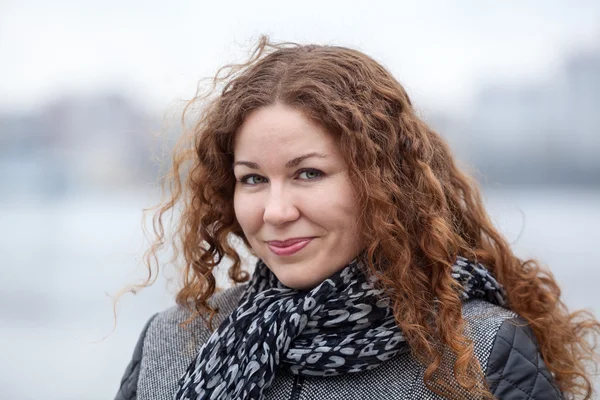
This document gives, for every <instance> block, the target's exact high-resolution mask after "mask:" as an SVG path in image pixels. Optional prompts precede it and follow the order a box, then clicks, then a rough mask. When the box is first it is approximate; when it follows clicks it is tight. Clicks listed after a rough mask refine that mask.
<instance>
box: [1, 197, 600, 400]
mask: <svg viewBox="0 0 600 400" xmlns="http://www.w3.org/2000/svg"><path fill="white" fill-rule="evenodd" d="M486 195H487V197H488V199H487V202H488V206H489V209H490V212H491V214H492V216H493V218H494V221H495V222H496V223H497V224H498V226H499V227H500V228H501V230H502V231H503V233H505V234H506V235H507V237H508V238H509V240H510V241H511V242H513V244H514V247H515V249H516V251H517V253H518V254H519V255H520V256H522V257H529V256H535V257H537V258H538V259H540V260H541V261H542V262H544V263H545V264H547V265H549V266H550V267H551V269H552V271H553V272H554V274H555V276H556V277H557V278H558V280H559V282H560V283H561V285H562V287H563V289H564V292H563V295H564V298H565V300H566V302H567V304H569V305H570V306H571V307H573V308H581V307H583V308H588V309H591V310H593V311H594V312H595V313H596V314H597V312H598V309H599V308H600V290H598V288H597V285H598V283H599V282H600V268H598V264H599V261H598V260H599V259H600V246H599V243H600V233H599V230H598V227H599V226H600V190H598V189H592V190H584V189H581V190H573V189H568V190H567V189H561V188H550V189H535V190H523V189H494V190H487V191H486ZM152 201H153V197H152V196H150V195H141V194H138V195H133V196H132V195H131V194H122V195H110V196H108V195H106V196H97V195H94V196H83V197H71V198H69V199H68V200H64V199H63V200H57V201H56V202H54V203H52V202H44V203H39V204H38V203H29V204H21V205H17V204H16V203H15V204H13V205H10V206H7V207H3V208H0V251H1V254H2V263H1V264H0V272H1V273H2V276H3V278H4V279H3V283H2V285H0V354H1V355H2V357H1V359H2V363H1V364H0V388H1V391H0V399H19V400H30V399H31V400H34V399H35V400H37V399H38V398H39V397H40V393H43V397H44V398H45V399H46V400H53V399H56V400H59V399H60V400H69V399H78V400H80V399H90V400H95V399H98V400H99V399H109V398H113V397H114V395H115V393H116V391H117V388H118V386H119V382H120V378H121V375H122V373H123V371H124V369H125V367H126V365H127V363H128V362H129V359H130V357H131V352H132V350H133V347H134V345H135V343H136V341H137V338H138V334H139V332H140V330H141V329H142V327H143V325H144V323H145V322H146V321H147V319H148V318H149V317H150V316H151V315H152V314H153V313H155V312H157V311H160V310H162V309H164V308H166V307H169V306H171V305H172V304H174V302H173V288H174V287H173V286H171V288H170V289H169V288H168V287H167V285H166V280H165V279H163V278H162V277H161V279H160V280H159V281H158V282H157V283H156V284H155V285H154V286H153V287H151V288H150V289H147V290H145V291H142V292H141V293H140V294H138V295H137V296H135V297H133V296H126V297H125V298H123V300H122V302H121V303H120V305H119V308H118V309H119V319H118V325H117V328H116V330H115V331H114V333H112V335H110V336H109V337H108V338H106V339H104V340H102V338H103V337H105V336H106V335H108V334H109V333H110V332H111V329H112V302H111V299H110V297H108V295H107V293H109V294H114V293H116V292H117V290H118V289H120V288H121V287H122V286H123V285H124V284H126V283H130V282H133V281H135V280H136V278H140V277H143V270H142V269H141V267H140V257H141V254H142V252H143V250H144V240H143V235H142V231H141V227H140V220H141V217H142V213H141V209H142V208H144V207H147V206H149V205H151V204H152ZM136 266H138V269H137V270H136ZM34 377H35V378H34ZM597 387H598V385H597Z"/></svg>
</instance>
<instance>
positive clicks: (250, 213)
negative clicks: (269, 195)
mask: <svg viewBox="0 0 600 400" xmlns="http://www.w3.org/2000/svg"><path fill="white" fill-rule="evenodd" d="M255 197H256V196H248V195H247V194H244V193H238V192H235V193H234V195H233V209H234V212H235V218H236V219H237V221H238V223H239V224H240V226H241V227H242V230H243V231H244V233H245V234H246V236H248V235H251V234H252V233H253V232H255V231H256V230H257V229H258V228H259V227H260V224H261V221H262V214H261V211H260V204H259V202H258V200H257V199H256V198H255Z"/></svg>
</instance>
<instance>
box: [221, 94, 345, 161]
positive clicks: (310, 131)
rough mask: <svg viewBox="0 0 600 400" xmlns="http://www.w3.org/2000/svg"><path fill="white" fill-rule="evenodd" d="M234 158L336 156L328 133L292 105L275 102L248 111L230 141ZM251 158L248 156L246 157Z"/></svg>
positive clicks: (335, 146)
mask: <svg viewBox="0 0 600 400" xmlns="http://www.w3.org/2000/svg"><path fill="white" fill-rule="evenodd" d="M233 152H234V158H235V160H236V161H239V160H247V159H248V160H247V161H253V162H257V163H259V164H260V163H261V161H262V162H268V161H280V160H281V161H284V160H285V162H287V161H288V159H289V158H293V157H298V156H300V155H302V154H300V153H309V152H318V153H325V154H327V155H330V156H340V154H339V148H338V145H337V142H336V140H335V138H334V136H333V135H332V134H330V133H329V132H328V131H327V130H326V129H325V128H323V127H322V126H321V125H319V124H317V123H316V122H314V121H311V120H310V119H308V118H306V117H305V116H304V114H303V113H302V112H301V111H299V110H297V109H294V108H292V107H289V106H285V105H281V104H275V105H271V106H268V107H263V108H260V109H258V110H255V111H254V112H252V113H251V114H250V115H249V116H248V117H247V118H246V120H245V121H244V123H243V124H242V126H241V127H240V128H239V129H238V131H237V132H236V135H235V141H234V147H233ZM250 158H252V160H249V159H250Z"/></svg>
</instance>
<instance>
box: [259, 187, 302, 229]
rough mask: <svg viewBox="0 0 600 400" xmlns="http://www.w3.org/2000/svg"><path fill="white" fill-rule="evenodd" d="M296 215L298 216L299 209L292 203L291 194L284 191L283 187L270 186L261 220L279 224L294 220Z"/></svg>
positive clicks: (296, 217)
mask: <svg viewBox="0 0 600 400" xmlns="http://www.w3.org/2000/svg"><path fill="white" fill-rule="evenodd" d="M298 217H300V211H299V210H298V207H297V206H296V204H294V198H293V196H291V194H290V193H288V192H286V191H285V189H284V188H283V187H274V186H272V188H271V190H270V192H269V195H268V198H267V202H266V204H265V212H264V215H263V221H264V222H265V223H267V224H271V225H275V226H279V225H283V224H285V223H287V222H291V221H295V220H297V219H298Z"/></svg>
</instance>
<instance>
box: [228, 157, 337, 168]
mask: <svg viewBox="0 0 600 400" xmlns="http://www.w3.org/2000/svg"><path fill="white" fill-rule="evenodd" d="M311 157H319V158H326V157H327V156H326V155H325V154H321V153H308V154H305V155H303V156H300V157H296V158H293V159H291V160H290V161H288V162H287V163H286V164H285V167H286V168H294V167H297V166H298V165H300V163H301V162H302V161H304V160H306V159H307V158H311ZM236 165H245V166H246V167H248V168H251V169H259V166H258V164H257V163H255V162H250V161H236V162H234V163H233V166H234V167H235V166H236Z"/></svg>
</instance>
